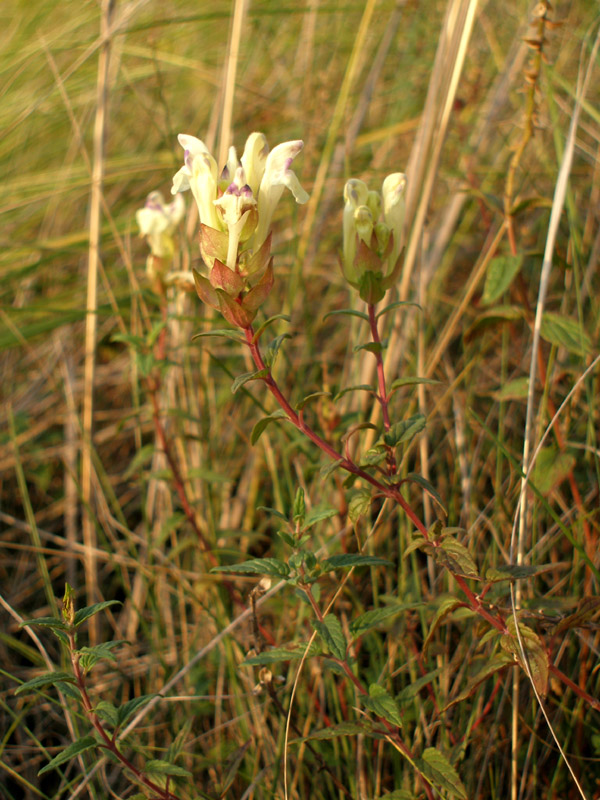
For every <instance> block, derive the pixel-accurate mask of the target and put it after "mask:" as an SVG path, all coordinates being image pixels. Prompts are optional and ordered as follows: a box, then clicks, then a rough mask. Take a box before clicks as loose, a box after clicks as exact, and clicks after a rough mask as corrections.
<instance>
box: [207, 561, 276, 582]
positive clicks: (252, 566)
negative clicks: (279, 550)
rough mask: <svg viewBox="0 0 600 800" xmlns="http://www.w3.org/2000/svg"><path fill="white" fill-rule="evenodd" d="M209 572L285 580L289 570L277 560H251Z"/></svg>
mask: <svg viewBox="0 0 600 800" xmlns="http://www.w3.org/2000/svg"><path fill="white" fill-rule="evenodd" d="M211 572H241V573H246V572H248V573H251V574H253V575H273V576H275V577H276V578H287V577H288V575H289V574H290V568H289V567H288V565H287V564H286V563H285V561H280V560H279V559H278V558H252V559H250V561H244V562H242V563H241V564H231V565H229V566H226V567H213V568H212V569H211Z"/></svg>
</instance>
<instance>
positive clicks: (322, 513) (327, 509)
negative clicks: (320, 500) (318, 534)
mask: <svg viewBox="0 0 600 800" xmlns="http://www.w3.org/2000/svg"><path fill="white" fill-rule="evenodd" d="M338 513H339V512H338V510H337V508H332V507H331V506H317V507H316V508H313V509H312V510H311V511H309V512H308V514H307V515H306V519H305V520H304V525H303V526H302V530H303V531H307V530H308V529H309V528H312V526H313V525H316V524H317V522H323V520H325V519H331V518H332V517H335V516H337V514H338Z"/></svg>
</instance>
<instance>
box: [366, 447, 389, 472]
mask: <svg viewBox="0 0 600 800" xmlns="http://www.w3.org/2000/svg"><path fill="white" fill-rule="evenodd" d="M386 458H387V453H386V451H385V448H384V447H383V446H382V445H377V446H376V447H372V448H371V449H370V450H367V452H366V453H363V454H362V456H361V458H360V466H361V467H375V466H378V465H379V464H381V463H382V462H383V461H385V459H386Z"/></svg>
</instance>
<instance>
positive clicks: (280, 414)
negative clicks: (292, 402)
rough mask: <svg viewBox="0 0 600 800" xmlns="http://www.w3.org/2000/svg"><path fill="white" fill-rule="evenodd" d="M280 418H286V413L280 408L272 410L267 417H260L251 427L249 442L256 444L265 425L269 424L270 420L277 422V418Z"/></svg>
mask: <svg viewBox="0 0 600 800" xmlns="http://www.w3.org/2000/svg"><path fill="white" fill-rule="evenodd" d="M280 419H287V414H286V413H285V411H284V410H283V409H281V408H280V409H278V410H277V411H275V412H273V414H270V415H269V416H268V417H263V418H262V419H259V420H258V422H257V423H256V425H255V426H254V427H253V428H252V433H251V434H250V442H251V443H252V444H256V443H257V441H258V440H259V439H260V437H261V436H262V433H263V431H264V430H265V428H266V427H267V425H270V424H271V422H277V420H280Z"/></svg>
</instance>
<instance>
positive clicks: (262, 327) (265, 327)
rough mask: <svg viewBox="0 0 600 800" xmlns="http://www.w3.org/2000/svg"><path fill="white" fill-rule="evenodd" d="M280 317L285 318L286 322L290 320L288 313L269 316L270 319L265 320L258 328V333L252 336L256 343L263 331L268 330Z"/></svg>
mask: <svg viewBox="0 0 600 800" xmlns="http://www.w3.org/2000/svg"><path fill="white" fill-rule="evenodd" d="M278 319H284V320H285V321H286V322H289V321H290V317H289V316H288V315H287V314H275V316H274V317H269V319H267V320H265V321H264V322H263V324H262V325H261V326H260V328H258V330H257V331H256V333H255V334H254V336H253V337H252V341H253V342H254V344H256V343H257V342H258V340H259V339H260V337H261V336H262V335H263V333H264V332H265V331H266V330H267V328H268V327H269V325H272V324H273V323H274V322H276V321H277V320H278Z"/></svg>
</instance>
